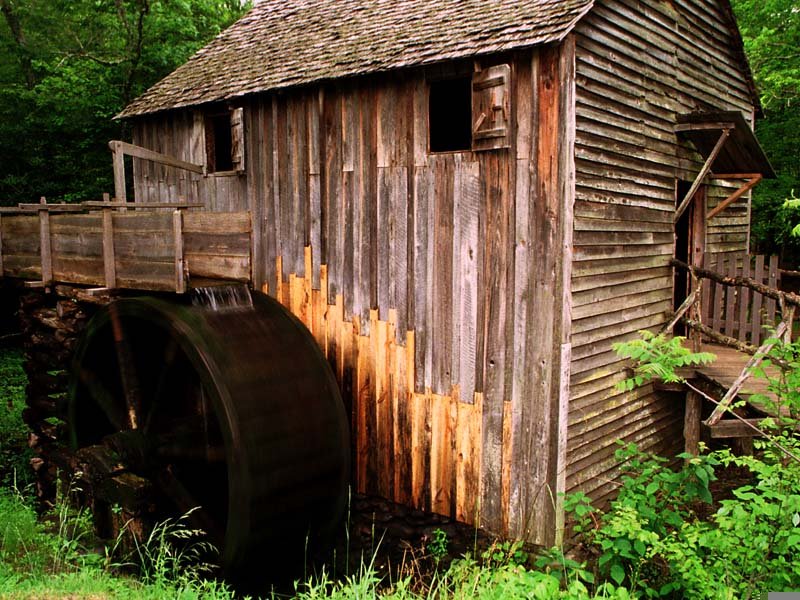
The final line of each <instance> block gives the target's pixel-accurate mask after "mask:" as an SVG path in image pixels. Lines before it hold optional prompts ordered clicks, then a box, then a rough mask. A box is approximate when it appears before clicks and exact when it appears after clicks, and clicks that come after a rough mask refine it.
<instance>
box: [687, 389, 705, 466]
mask: <svg viewBox="0 0 800 600" xmlns="http://www.w3.org/2000/svg"><path fill="white" fill-rule="evenodd" d="M701 405H702V400H701V398H700V394H698V393H697V392H694V391H688V392H686V412H685V413H684V418H683V440H684V451H685V452H686V453H688V454H692V455H694V456H697V453H698V452H699V450H700V448H699V447H700V408H701Z"/></svg>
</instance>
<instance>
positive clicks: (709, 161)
mask: <svg viewBox="0 0 800 600" xmlns="http://www.w3.org/2000/svg"><path fill="white" fill-rule="evenodd" d="M731 129H732V127H731V128H726V129H723V130H722V133H721V134H720V136H719V140H717V145H716V146H714V149H713V150H712V151H711V154H709V155H708V158H707V159H706V162H705V164H704V165H703V168H702V169H700V172H699V173H698V174H697V178H696V179H695V180H694V183H692V187H690V188H689V191H688V192H687V193H686V196H685V197H684V199H683V200H682V201H681V203H680V205H679V206H678V208H677V210H676V211H675V217H674V218H673V220H672V221H673V223H677V222H678V220H679V219H680V218H681V215H683V213H684V212H686V209H687V208H689V204H691V202H692V199H693V198H694V194H695V192H697V189H698V188H699V187H700V184H701V183H703V180H704V179H705V178H706V175H708V174H709V172H710V171H711V165H713V164H714V161H715V160H716V158H717V155H718V154H719V153H720V150H722V147H723V146H724V145H725V141H726V140H727V139H728V136H730V134H731Z"/></svg>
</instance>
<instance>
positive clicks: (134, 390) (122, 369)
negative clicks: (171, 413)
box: [108, 303, 141, 429]
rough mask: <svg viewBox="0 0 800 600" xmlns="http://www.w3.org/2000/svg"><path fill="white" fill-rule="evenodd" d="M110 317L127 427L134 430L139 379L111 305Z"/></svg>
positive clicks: (136, 420) (137, 420)
mask: <svg viewBox="0 0 800 600" xmlns="http://www.w3.org/2000/svg"><path fill="white" fill-rule="evenodd" d="M108 314H109V315H110V317H111V329H112V331H113V335H114V347H115V348H116V350H117V365H118V366H119V374H120V380H121V382H122V392H123V394H124V395H125V404H126V406H127V407H128V425H129V427H130V429H136V428H137V427H138V425H139V410H140V407H141V391H140V388H139V379H138V377H137V375H136V365H135V363H134V361H133V354H132V353H131V348H130V344H129V343H128V339H127V338H126V337H125V329H124V328H123V327H122V320H121V319H120V316H119V312H118V311H117V307H116V306H115V305H114V304H113V303H112V304H110V305H109V306H108Z"/></svg>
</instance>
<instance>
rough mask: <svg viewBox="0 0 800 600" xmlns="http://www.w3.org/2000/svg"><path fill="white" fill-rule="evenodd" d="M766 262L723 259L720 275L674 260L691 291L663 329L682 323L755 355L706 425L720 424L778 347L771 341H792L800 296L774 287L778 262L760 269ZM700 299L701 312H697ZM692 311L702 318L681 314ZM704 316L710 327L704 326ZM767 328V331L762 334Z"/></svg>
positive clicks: (748, 257) (762, 258) (697, 331)
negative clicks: (687, 275) (686, 275)
mask: <svg viewBox="0 0 800 600" xmlns="http://www.w3.org/2000/svg"><path fill="white" fill-rule="evenodd" d="M766 262H767V261H766V260H765V258H764V257H763V256H756V257H750V256H748V255H744V256H742V255H740V256H739V260H736V257H730V258H729V259H728V260H727V261H726V260H723V261H721V265H722V266H721V268H720V271H722V272H718V271H714V270H712V269H706V268H702V267H695V266H690V265H687V264H685V263H682V262H680V261H677V260H673V261H672V265H673V266H674V267H675V268H677V269H681V270H685V271H688V272H689V273H690V275H691V277H692V283H693V289H694V291H693V292H692V293H691V294H690V295H689V297H688V298H687V299H686V301H685V302H684V303H683V304H682V305H681V306H680V308H679V309H678V311H677V312H676V314H675V315H674V316H673V318H672V319H670V321H669V323H667V325H665V326H664V328H663V329H662V331H665V330H667V329H671V328H672V327H673V326H674V324H675V323H677V322H678V321H679V320H682V321H683V322H684V323H685V324H686V325H687V326H688V327H689V328H690V329H691V330H692V331H693V332H694V333H695V334H700V335H701V336H704V337H706V338H710V339H711V340H713V341H715V342H718V343H722V344H725V345H728V346H732V347H734V348H736V349H738V350H741V351H744V352H747V353H749V354H752V355H753V356H752V358H751V359H750V360H749V361H748V362H747V363H746V364H745V366H744V368H743V369H742V371H741V373H740V374H739V376H738V377H737V378H736V380H735V381H734V382H733V384H732V385H731V387H730V388H729V389H728V390H727V392H726V393H725V395H724V396H723V397H722V399H721V400H719V401H718V402H715V404H716V406H715V408H714V410H713V412H712V413H711V415H710V416H709V417H708V418H707V419H706V420H705V422H704V423H705V424H706V425H707V426H709V427H710V426H715V425H717V424H718V423H719V421H720V419H721V418H722V415H723V414H724V413H725V412H726V411H727V410H728V408H729V407H730V405H731V403H732V402H733V400H734V399H735V398H736V397H737V395H738V394H739V392H740V390H741V389H742V386H743V385H744V383H745V381H746V380H747V379H748V377H750V375H751V374H752V373H753V370H754V369H755V367H757V366H758V365H759V363H760V362H761V361H762V360H763V359H764V357H765V356H766V354H767V353H769V351H770V350H771V348H772V346H773V345H774V344H775V343H776V341H775V340H776V339H784V340H785V341H790V340H791V337H792V329H793V321H794V316H795V311H796V309H797V307H798V306H800V295H797V294H794V293H790V292H783V291H781V290H779V289H777V281H778V276H779V274H778V261H777V259H776V258H775V257H773V258H771V259H770V260H769V269H768V271H765V269H764V265H765V263H766ZM751 275H755V277H752V276H751ZM765 282H766V283H765ZM770 284H772V285H770ZM698 301H699V302H700V305H701V309H700V311H697V310H696V303H697V302H698ZM693 308H694V310H695V312H699V314H700V315H701V318H700V320H695V319H692V318H691V317H686V316H685V315H687V314H690V312H691V311H692V309H693ZM776 309H780V322H779V323H777V325H776V324H775V319H776V316H777V315H776ZM704 316H705V317H706V319H708V322H710V324H711V325H709V324H708V323H704V322H703V321H704V318H703V317H704ZM766 327H769V328H770V330H769V331H765V328H766ZM720 329H721V331H720ZM735 333H738V334H739V337H742V338H745V339H737V337H735V336H734V335H733V334H735ZM748 336H749V338H748ZM748 341H749V342H752V343H748ZM756 344H758V347H756ZM687 414H688V408H687ZM698 415H699V412H698ZM687 419H688V416H687ZM739 419H740V420H742V419H741V418H739ZM755 429H757V428H755Z"/></svg>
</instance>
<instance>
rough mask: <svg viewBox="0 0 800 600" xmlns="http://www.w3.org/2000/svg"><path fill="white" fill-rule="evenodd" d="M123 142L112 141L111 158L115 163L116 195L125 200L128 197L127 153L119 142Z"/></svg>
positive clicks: (110, 145)
mask: <svg viewBox="0 0 800 600" xmlns="http://www.w3.org/2000/svg"><path fill="white" fill-rule="evenodd" d="M121 143H122V142H110V143H109V147H110V148H111V159H112V161H113V165H114V197H115V198H117V199H118V200H122V201H123V202H124V201H125V200H126V199H127V197H128V196H127V190H126V189H125V154H124V153H123V151H122V148H121V147H120V145H119V144H121Z"/></svg>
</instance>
